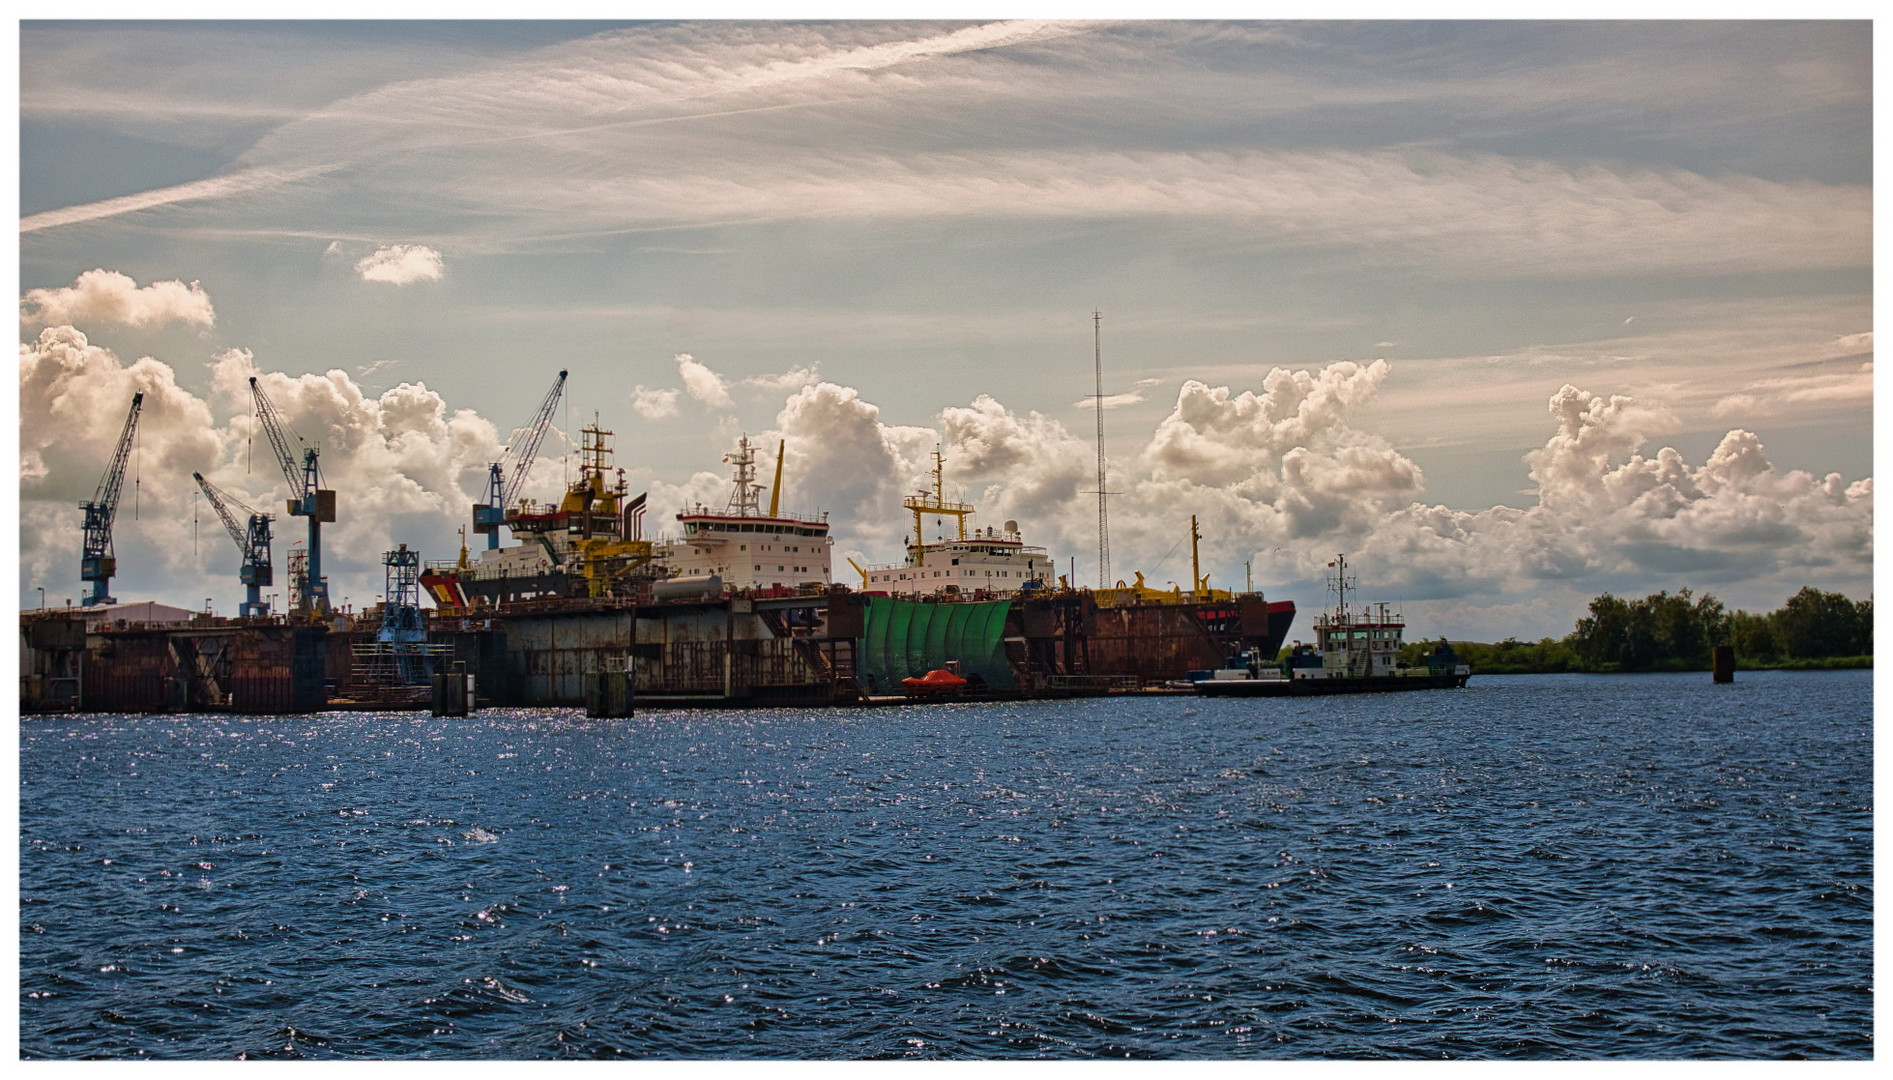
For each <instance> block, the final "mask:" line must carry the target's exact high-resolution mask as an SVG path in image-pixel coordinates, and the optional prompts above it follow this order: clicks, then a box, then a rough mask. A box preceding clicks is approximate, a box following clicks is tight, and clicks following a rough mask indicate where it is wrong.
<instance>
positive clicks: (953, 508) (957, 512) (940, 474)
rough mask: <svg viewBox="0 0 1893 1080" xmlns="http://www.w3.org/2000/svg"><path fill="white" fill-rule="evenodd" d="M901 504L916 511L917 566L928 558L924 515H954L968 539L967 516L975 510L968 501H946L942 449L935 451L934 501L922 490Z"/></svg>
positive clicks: (944, 461) (915, 541)
mask: <svg viewBox="0 0 1893 1080" xmlns="http://www.w3.org/2000/svg"><path fill="white" fill-rule="evenodd" d="M901 505H902V506H904V507H906V508H907V509H909V510H912V511H913V512H914V551H915V553H916V556H915V557H916V558H917V559H918V560H919V561H917V562H915V563H914V565H915V566H925V565H926V559H927V549H926V545H925V543H924V542H923V541H922V540H921V529H922V527H923V526H922V523H921V520H920V519H921V517H922V516H923V515H925V514H937V515H940V516H942V517H944V516H947V515H952V517H953V518H954V519H955V521H956V522H957V523H958V524H959V534H960V539H962V540H964V539H966V516H967V515H968V514H971V513H972V512H973V508H972V507H971V506H969V505H967V504H966V503H950V502H947V501H946V458H945V457H943V456H942V455H941V453H940V451H938V450H935V451H934V452H933V501H931V502H929V501H928V500H927V493H926V492H925V491H921V492H917V493H915V494H913V495H910V496H908V497H907V498H905V499H902V500H901Z"/></svg>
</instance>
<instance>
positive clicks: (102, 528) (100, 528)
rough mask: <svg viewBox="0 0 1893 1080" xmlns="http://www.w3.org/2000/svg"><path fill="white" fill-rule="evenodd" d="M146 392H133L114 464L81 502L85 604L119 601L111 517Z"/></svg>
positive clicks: (80, 566)
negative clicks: (114, 584)
mask: <svg viewBox="0 0 1893 1080" xmlns="http://www.w3.org/2000/svg"><path fill="white" fill-rule="evenodd" d="M144 402H145V395H144V394H143V393H142V392H140V393H136V394H133V395H132V396H131V412H129V413H127V414H126V415H125V430H124V431H121V432H119V435H118V448H117V449H116V450H114V451H112V461H111V464H109V465H107V466H106V467H105V475H104V476H101V477H99V489H98V491H97V492H96V493H94V494H93V496H92V501H91V502H83V503H80V504H79V509H81V510H84V511H85V548H84V550H83V551H82V552H81V554H80V556H79V580H80V581H81V582H90V583H91V585H92V591H91V592H90V593H87V594H86V595H85V596H84V597H83V598H82V600H81V601H80V602H81V603H82V604H83V605H84V606H86V607H96V606H98V605H100V604H116V603H118V601H116V600H114V599H112V597H111V596H110V595H109V593H110V591H111V584H112V575H113V574H114V573H116V572H117V570H118V558H117V557H116V556H115V555H114V554H113V551H112V519H113V518H114V517H116V516H118V494H119V492H120V490H122V489H123V487H124V484H125V462H126V460H127V459H128V458H130V457H131V444H132V435H133V434H134V433H136V432H137V430H138V411H139V410H140V409H141V408H143V407H144Z"/></svg>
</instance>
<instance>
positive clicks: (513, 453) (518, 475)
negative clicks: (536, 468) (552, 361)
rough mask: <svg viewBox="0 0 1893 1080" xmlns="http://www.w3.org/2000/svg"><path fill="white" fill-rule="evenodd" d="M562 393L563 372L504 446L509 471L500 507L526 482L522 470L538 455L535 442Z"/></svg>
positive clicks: (515, 496)
mask: <svg viewBox="0 0 1893 1080" xmlns="http://www.w3.org/2000/svg"><path fill="white" fill-rule="evenodd" d="M564 393H565V372H563V371H561V372H559V377H558V378H556V379H554V380H552V389H550V390H548V391H546V398H545V400H544V401H542V402H540V403H539V411H538V412H536V413H534V414H533V417H532V423H530V424H527V425H526V427H525V429H524V430H522V431H521V432H520V433H519V435H518V436H516V437H515V438H514V439H513V445H512V446H510V447H508V448H507V452H506V456H507V457H509V458H511V459H512V462H513V468H512V475H511V476H508V477H506V494H505V498H504V499H502V500H501V501H500V505H501V506H502V507H505V506H510V505H512V504H513V502H514V501H515V500H516V499H518V498H519V492H520V489H521V488H523V487H525V485H526V474H527V473H528V472H531V471H532V462H533V459H534V458H536V457H538V456H539V444H540V442H542V441H544V439H545V437H546V429H547V428H549V427H551V426H552V415H553V413H555V412H556V411H557V410H558V407H559V397H560V396H561V395H562V394H564Z"/></svg>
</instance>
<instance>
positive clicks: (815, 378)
mask: <svg viewBox="0 0 1893 1080" xmlns="http://www.w3.org/2000/svg"><path fill="white" fill-rule="evenodd" d="M820 367H821V365H820V364H808V365H805V366H803V367H798V368H790V369H789V370H787V371H784V372H782V373H780V374H776V375H752V376H750V377H749V378H747V379H744V380H743V382H742V385H744V386H753V387H755V388H757V389H758V390H766V391H770V392H772V393H787V392H788V391H791V390H800V389H801V388H802V387H804V386H812V385H814V384H815V383H818V382H820V381H821V375H820V373H819V371H818V369H819V368H820Z"/></svg>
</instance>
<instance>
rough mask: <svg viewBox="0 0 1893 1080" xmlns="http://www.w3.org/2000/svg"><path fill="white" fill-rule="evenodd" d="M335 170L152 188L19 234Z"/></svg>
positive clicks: (50, 216)
mask: <svg viewBox="0 0 1893 1080" xmlns="http://www.w3.org/2000/svg"><path fill="white" fill-rule="evenodd" d="M333 168H334V166H332V165H311V166H307V167H304V168H288V169H279V168H271V167H267V166H266V167H258V168H249V169H241V170H239V171H237V172H234V173H228V174H225V175H223V176H213V177H211V178H209V179H207V180H193V181H192V182H190V183H188V184H178V185H176V186H175V187H167V188H155V189H153V190H151V191H143V192H139V193H138V194H136V195H122V196H120V197H118V198H115V199H104V200H101V201H99V202H93V203H86V204H84V205H81V206H67V207H62V208H61V209H58V210H48V211H45V212H44V213H39V214H34V215H32V216H30V217H24V218H21V219H20V231H21V232H23V233H30V232H38V231H39V230H41V229H51V228H54V227H56V226H60V225H75V224H78V223H79V222H81V221H96V220H98V219H100V218H108V217H117V216H118V215H120V214H129V213H133V212H135V211H138V210H150V209H153V208H155V207H160V206H169V205H171V204H173V203H184V202H200V201H207V200H216V199H228V198H232V197H234V196H238V195H248V194H251V193H253V192H262V191H269V190H271V189H274V188H279V187H283V186H285V185H288V184H292V183H295V182H296V181H298V180H304V179H308V178H309V177H312V176H319V175H321V174H322V173H325V172H329V171H331V170H332V169H333Z"/></svg>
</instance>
